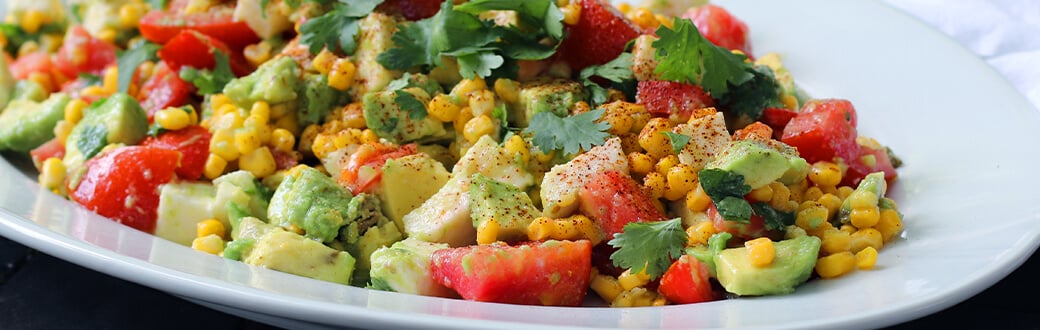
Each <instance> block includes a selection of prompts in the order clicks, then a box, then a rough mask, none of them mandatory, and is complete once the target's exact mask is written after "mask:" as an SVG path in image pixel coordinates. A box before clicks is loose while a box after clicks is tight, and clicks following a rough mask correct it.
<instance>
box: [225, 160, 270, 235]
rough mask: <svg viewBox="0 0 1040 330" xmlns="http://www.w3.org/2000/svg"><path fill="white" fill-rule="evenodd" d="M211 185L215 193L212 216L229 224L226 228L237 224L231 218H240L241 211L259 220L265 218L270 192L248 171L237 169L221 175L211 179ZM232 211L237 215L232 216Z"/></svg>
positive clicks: (226, 224)
mask: <svg viewBox="0 0 1040 330" xmlns="http://www.w3.org/2000/svg"><path fill="white" fill-rule="evenodd" d="M213 187H215V188H216V195H215V197H214V200H213V206H212V208H213V215H212V217H213V218H215V219H217V220H220V221H221V222H223V223H224V225H225V226H230V227H228V228H235V226H237V225H238V224H237V223H235V222H234V221H231V220H232V219H237V218H241V215H242V214H241V213H245V215H248V216H251V217H256V218H259V219H261V220H264V219H267V204H268V201H270V200H271V192H270V190H268V188H267V187H266V186H264V185H262V184H260V183H259V182H258V181H257V179H256V177H255V176H253V174H252V173H250V172H249V171H243V170H238V171H234V172H231V173H227V174H224V175H221V176H219V177H217V178H216V179H213ZM233 213H234V214H235V215H238V216H236V217H232V216H231V215H232V214H233ZM232 230H234V229H232Z"/></svg>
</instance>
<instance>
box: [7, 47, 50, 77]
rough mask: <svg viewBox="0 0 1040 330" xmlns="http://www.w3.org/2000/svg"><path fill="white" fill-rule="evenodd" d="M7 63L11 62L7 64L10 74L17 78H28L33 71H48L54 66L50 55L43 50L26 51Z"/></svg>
mask: <svg viewBox="0 0 1040 330" xmlns="http://www.w3.org/2000/svg"><path fill="white" fill-rule="evenodd" d="M8 63H11V64H10V65H9V66H8V69H10V70H11V76H14V78H15V79H18V80H24V79H28V78H29V74H31V73H33V72H43V73H49V72H51V68H53V67H54V62H52V61H51V55H50V54H48V53H47V52H44V51H39V52H32V53H28V54H25V55H22V56H19V57H18V58H17V59H15V60H14V61H13V62H8Z"/></svg>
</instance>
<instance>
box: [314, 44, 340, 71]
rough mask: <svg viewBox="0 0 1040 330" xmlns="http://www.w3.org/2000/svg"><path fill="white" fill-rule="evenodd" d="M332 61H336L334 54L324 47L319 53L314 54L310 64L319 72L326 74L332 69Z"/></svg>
mask: <svg viewBox="0 0 1040 330" xmlns="http://www.w3.org/2000/svg"><path fill="white" fill-rule="evenodd" d="M334 62H336V54H333V53H332V52H330V51H329V50H328V48H324V49H322V50H321V52H320V53H318V55H315V56H314V60H312V61H311V66H313V67H314V70H316V71H318V72H320V73H321V74H325V75H327V74H329V72H330V71H332V64H333V63H334Z"/></svg>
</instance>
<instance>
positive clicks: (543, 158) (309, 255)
mask: <svg viewBox="0 0 1040 330" xmlns="http://www.w3.org/2000/svg"><path fill="white" fill-rule="evenodd" d="M7 6H8V8H7V9H8V11H7V12H8V16H7V17H6V18H5V21H4V23H3V24H0V32H2V34H0V37H2V39H0V48H3V50H4V56H0V62H2V63H3V65H0V150H3V151H6V152H7V154H9V155H15V157H17V155H27V156H29V157H31V159H32V161H33V164H34V165H35V166H36V168H37V170H38V171H39V178H38V181H39V184H40V185H41V186H42V187H44V188H46V189H48V190H50V191H52V192H54V193H55V194H59V195H61V196H65V197H67V198H68V199H69V200H71V201H72V202H75V203H77V204H79V205H81V206H82V207H85V208H87V209H89V210H91V211H94V212H96V213H98V214H100V215H102V216H105V217H108V218H110V219H112V220H113V221H117V222H120V223H122V224H125V225H127V226H130V227H133V228H136V229H138V230H141V231H144V232H148V233H152V234H154V235H156V236H158V237H161V238H164V239H167V240H170V241H173V242H177V243H180V244H183V245H185V246H190V247H191V248H193V249H195V250H198V251H199V252H200V253H209V254H214V255H219V256H222V257H223V258H227V259H233V260H239V261H241V262H244V263H246V264H250V265H254V266H260V267H266V268H269V269H274V270H278V271H282V272H287V273H292V274H296V275H299V276H304V277H309V278H313V279H317V280H322V281H329V282H334V283H339V284H343V285H352V286H359V287H366V288H371V289H374V290H386V291H396V292H402V293H410V294H418V295H427V296H438V297H447V298H459V299H467V300H475V301H485V302H498V303H512V304H528V305H549V306H580V305H583V304H584V303H585V302H586V301H588V300H589V299H586V298H593V299H591V300H597V299H598V300H601V301H602V302H603V304H604V305H609V306H613V307H634V306H660V305H666V304H688V303H698V302H706V301H713V300H719V299H727V298H736V297H741V296H761V295H780V294H789V293H791V292H793V291H794V290H795V289H796V288H797V287H798V286H799V285H801V284H803V283H805V282H806V281H809V280H826V279H830V278H835V277H840V276H848V275H850V274H853V273H854V271H855V270H857V269H859V270H869V269H871V268H873V267H874V265H875V263H876V262H877V257H878V252H879V251H880V250H881V249H882V248H883V247H884V246H885V245H886V244H889V243H891V242H892V241H893V240H895V239H897V238H898V237H899V235H900V233H901V231H902V214H901V213H900V212H899V209H898V207H897V204H896V202H895V201H894V200H892V199H891V198H889V197H886V192H887V189H888V185H889V184H891V183H893V182H894V180H895V179H896V177H897V173H896V170H895V169H896V168H897V167H898V166H899V165H900V164H899V163H900V161H899V159H898V158H896V157H895V156H894V155H893V153H892V151H891V150H890V149H889V148H887V147H885V146H883V145H882V144H880V143H879V142H878V141H876V140H874V139H871V138H869V137H867V136H864V135H860V134H859V132H858V131H857V128H856V124H857V115H858V114H857V112H856V109H855V107H854V106H853V104H852V102H851V101H849V100H844V99H840V98H814V97H810V96H808V95H807V94H806V93H805V92H804V91H802V90H800V89H799V88H798V87H797V85H796V84H795V80H794V78H793V75H792V73H791V72H789V71H788V70H787V69H786V68H785V67H784V65H783V63H782V59H781V58H780V56H779V55H777V54H775V53H764V54H759V55H757V56H756V53H755V52H753V51H752V47H751V44H750V41H749V39H748V27H747V26H746V25H745V24H744V23H743V22H742V21H740V20H739V19H738V18H736V17H734V16H732V15H731V14H730V13H729V12H727V11H726V9H725V8H723V7H720V6H717V5H714V4H710V3H706V2H704V1H660V0H648V1H646V2H645V3H643V4H641V5H639V6H633V5H630V4H627V3H622V4H617V5H613V4H611V3H609V2H607V1H603V0H570V1H569V0H528V1H522V2H521V1H497V0H470V1H438V0H354V1H345V0H261V1H256V0H239V1H220V0H172V1H162V0H152V1H140V0H80V1H69V2H68V3H67V4H63V3H62V2H60V1H58V0H45V1H39V0H38V1H24V0H12V1H8V2H7Z"/></svg>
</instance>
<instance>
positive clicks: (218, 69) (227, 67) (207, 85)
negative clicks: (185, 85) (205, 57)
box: [180, 51, 235, 94]
mask: <svg viewBox="0 0 1040 330" xmlns="http://www.w3.org/2000/svg"><path fill="white" fill-rule="evenodd" d="M213 59H214V60H216V62H217V65H216V66H214V67H213V69H212V70H209V69H202V70H199V69H196V68H192V67H183V68H181V72H180V77H181V79H183V80H184V81H187V82H190V83H192V84H193V85H195V87H196V88H198V90H199V94H216V93H220V92H221V91H223V90H224V85H227V84H228V82H231V80H232V79H235V73H234V72H231V63H230V61H229V60H228V56H227V55H226V54H224V52H222V51H215V52H213Z"/></svg>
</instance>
